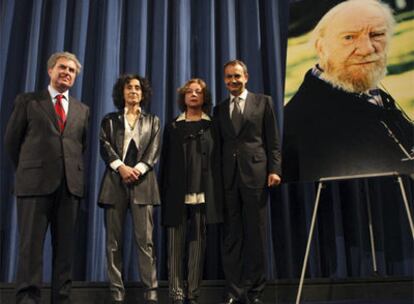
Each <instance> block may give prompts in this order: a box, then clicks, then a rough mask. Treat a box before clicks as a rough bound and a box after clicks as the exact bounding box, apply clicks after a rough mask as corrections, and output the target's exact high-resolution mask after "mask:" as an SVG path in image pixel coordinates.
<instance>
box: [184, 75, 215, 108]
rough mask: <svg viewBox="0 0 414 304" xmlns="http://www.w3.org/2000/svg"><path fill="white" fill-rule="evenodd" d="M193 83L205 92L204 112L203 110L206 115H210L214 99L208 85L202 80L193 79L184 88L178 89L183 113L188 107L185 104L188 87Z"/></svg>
mask: <svg viewBox="0 0 414 304" xmlns="http://www.w3.org/2000/svg"><path fill="white" fill-rule="evenodd" d="M192 83H197V84H199V85H200V86H201V89H202V90H203V95H204V102H203V106H202V110H203V112H204V113H206V114H209V115H210V112H211V107H212V105H213V102H212V98H211V93H210V91H209V89H208V88H207V84H206V83H205V81H204V80H203V79H201V78H192V79H190V80H188V81H187V82H186V83H185V84H184V85H183V86H182V87H180V88H178V89H177V95H178V96H177V97H178V98H177V103H178V107H179V108H180V110H181V111H183V112H185V111H186V109H187V106H186V104H185V92H186V91H187V89H188V87H189V86H190V84H192Z"/></svg>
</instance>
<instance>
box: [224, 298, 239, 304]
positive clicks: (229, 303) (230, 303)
mask: <svg viewBox="0 0 414 304" xmlns="http://www.w3.org/2000/svg"><path fill="white" fill-rule="evenodd" d="M241 303H242V302H240V301H238V300H236V299H234V298H228V299H227V300H226V301H224V302H222V304H241Z"/></svg>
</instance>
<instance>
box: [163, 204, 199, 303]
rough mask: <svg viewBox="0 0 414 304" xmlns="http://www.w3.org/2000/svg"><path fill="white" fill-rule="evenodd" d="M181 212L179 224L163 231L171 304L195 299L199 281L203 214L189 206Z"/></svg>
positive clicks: (197, 294)
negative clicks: (165, 241) (185, 281)
mask: <svg viewBox="0 0 414 304" xmlns="http://www.w3.org/2000/svg"><path fill="white" fill-rule="evenodd" d="M184 210H185V212H184V214H183V217H182V221H181V223H180V224H179V225H178V226H173V227H168V229H167V231H168V282H169V295H170V298H172V299H173V300H184V299H185V298H188V299H197V298H198V296H199V294H200V284H201V281H202V279H203V266H204V254H205V249H206V219H205V214H204V212H203V210H202V208H198V207H193V206H190V207H187V208H184ZM185 263H187V268H186V269H184V265H185ZM185 277H186V279H187V285H186V286H185V283H184V278H185Z"/></svg>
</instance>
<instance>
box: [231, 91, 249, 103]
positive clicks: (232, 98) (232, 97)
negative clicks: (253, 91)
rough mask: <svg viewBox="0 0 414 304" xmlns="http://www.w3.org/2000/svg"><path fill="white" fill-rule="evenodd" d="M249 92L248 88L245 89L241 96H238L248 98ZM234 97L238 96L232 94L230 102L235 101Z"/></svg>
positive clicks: (242, 98) (243, 98)
mask: <svg viewBox="0 0 414 304" xmlns="http://www.w3.org/2000/svg"><path fill="white" fill-rule="evenodd" d="M248 93H249V91H247V89H245V90H244V91H243V92H242V93H241V94H240V95H239V96H237V97H239V98H240V99H241V100H246V98H247V94H248ZM234 98H236V96H234V95H231V94H230V103H232V102H233V100H234Z"/></svg>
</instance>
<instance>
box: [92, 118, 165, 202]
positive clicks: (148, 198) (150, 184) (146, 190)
mask: <svg viewBox="0 0 414 304" xmlns="http://www.w3.org/2000/svg"><path fill="white" fill-rule="evenodd" d="M137 128H138V132H139V135H138V138H139V142H138V143H137V145H138V155H137V161H136V163H138V162H143V163H145V164H146V165H147V166H148V167H149V168H150V169H149V170H148V171H147V172H146V173H145V174H144V175H142V176H140V178H139V181H138V182H137V183H134V184H133V185H132V186H130V189H131V191H132V196H133V199H134V201H135V202H137V203H140V204H151V205H158V204H160V194H159V188H158V182H157V177H156V174H155V172H154V170H153V168H154V165H155V164H156V162H157V161H158V158H159V155H160V140H161V130H160V120H159V118H158V117H157V116H155V115H152V114H148V113H145V112H142V113H141V115H140V117H139V120H138V126H137ZM124 135H125V124H124V112H123V111H120V112H116V113H109V114H107V115H106V116H105V117H104V118H103V119H102V123H101V130H100V135H99V140H100V152H101V157H102V159H103V160H104V162H105V164H106V170H105V173H104V177H103V179H102V184H101V189H100V194H99V198H98V202H99V204H100V205H101V206H104V205H113V204H115V203H116V202H117V201H119V200H120V199H126V194H127V193H126V188H127V187H126V186H125V184H124V183H123V182H122V179H121V176H120V175H119V173H118V172H115V171H114V170H112V168H111V167H110V163H111V162H113V161H114V160H117V159H120V160H122V155H123V149H124Z"/></svg>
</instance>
